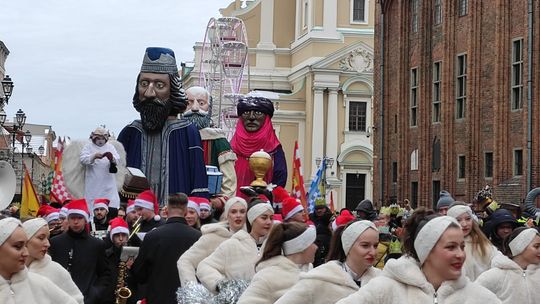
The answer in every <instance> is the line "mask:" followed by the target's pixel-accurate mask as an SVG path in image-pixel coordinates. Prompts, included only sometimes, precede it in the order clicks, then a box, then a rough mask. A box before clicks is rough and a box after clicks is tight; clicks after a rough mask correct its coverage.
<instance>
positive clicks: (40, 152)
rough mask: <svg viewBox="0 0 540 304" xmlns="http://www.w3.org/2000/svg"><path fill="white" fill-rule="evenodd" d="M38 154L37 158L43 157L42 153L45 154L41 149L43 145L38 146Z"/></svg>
mask: <svg viewBox="0 0 540 304" xmlns="http://www.w3.org/2000/svg"><path fill="white" fill-rule="evenodd" d="M38 153H39V156H43V153H45V148H44V147H43V145H41V146H39V148H38Z"/></svg>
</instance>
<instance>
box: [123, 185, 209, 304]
mask: <svg viewBox="0 0 540 304" xmlns="http://www.w3.org/2000/svg"><path fill="white" fill-rule="evenodd" d="M187 203H188V198H187V196H186V195H185V194H183V193H179V194H176V195H174V196H171V197H169V199H168V202H167V210H168V215H169V216H168V218H167V221H166V222H165V224H164V225H162V226H160V227H158V228H156V229H154V230H152V231H150V232H148V233H147V234H146V236H145V237H144V240H143V242H142V244H141V247H140V249H139V255H138V256H137V259H136V260H135V263H134V264H133V267H132V268H131V274H132V276H133V279H134V280H135V281H137V283H139V284H146V292H145V298H146V303H148V304H169V303H171V304H173V303H174V304H176V303H177V301H176V290H177V289H178V287H180V278H179V275H178V269H177V267H176V262H177V261H178V259H179V258H180V256H181V255H182V254H183V253H184V252H185V251H186V250H188V249H189V248H190V247H191V245H193V244H194V243H195V242H196V241H197V240H198V239H199V238H200V237H201V233H200V232H199V231H198V230H195V229H193V228H191V227H189V226H188V225H187V222H186V220H185V219H184V216H185V214H186V210H187Z"/></svg>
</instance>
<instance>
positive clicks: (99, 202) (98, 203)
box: [93, 198, 111, 211]
mask: <svg viewBox="0 0 540 304" xmlns="http://www.w3.org/2000/svg"><path fill="white" fill-rule="evenodd" d="M110 202H111V201H109V200H108V199H106V198H96V199H95V200H94V209H93V210H96V209H98V208H105V209H107V211H108V210H109V203H110Z"/></svg>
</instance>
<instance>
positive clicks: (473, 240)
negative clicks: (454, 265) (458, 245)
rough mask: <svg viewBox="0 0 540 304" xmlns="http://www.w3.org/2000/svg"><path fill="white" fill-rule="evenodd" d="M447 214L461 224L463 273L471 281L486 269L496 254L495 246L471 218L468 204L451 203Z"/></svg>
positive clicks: (471, 213)
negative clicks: (463, 245)
mask: <svg viewBox="0 0 540 304" xmlns="http://www.w3.org/2000/svg"><path fill="white" fill-rule="evenodd" d="M447 214H448V216H450V217H452V218H454V219H456V220H457V221H458V222H459V224H460V225H461V229H462V230H463V236H464V237H465V252H466V255H467V260H465V264H464V265H463V273H464V274H465V276H467V277H468V278H469V279H470V280H471V281H474V280H476V278H477V277H478V276H479V275H480V274H481V273H482V272H484V271H486V270H488V269H489V268H490V265H491V261H492V260H493V258H494V257H495V256H496V255H497V254H501V252H499V251H498V250H497V248H496V247H495V246H493V245H491V243H490V242H489V240H488V239H487V238H486V236H485V235H484V233H483V232H482V231H481V230H480V227H478V224H477V223H476V221H475V220H474V219H473V212H472V210H471V208H470V207H469V206H465V205H453V206H451V207H450V209H448V212H447Z"/></svg>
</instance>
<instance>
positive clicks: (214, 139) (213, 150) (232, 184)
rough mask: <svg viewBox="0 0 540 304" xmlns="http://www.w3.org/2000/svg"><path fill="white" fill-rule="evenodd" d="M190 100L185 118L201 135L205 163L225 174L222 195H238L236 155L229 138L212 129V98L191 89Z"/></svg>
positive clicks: (196, 87)
mask: <svg viewBox="0 0 540 304" xmlns="http://www.w3.org/2000/svg"><path fill="white" fill-rule="evenodd" d="M186 95H187V99H188V105H187V110H186V112H185V113H184V115H183V116H184V117H185V118H186V119H188V120H190V121H191V122H193V123H194V124H195V125H196V126H197V128H198V129H199V132H200V134H201V139H202V144H203V150H204V162H205V164H207V165H211V166H216V167H218V168H219V171H220V172H221V173H223V181H222V183H221V193H223V194H224V195H226V196H227V197H233V196H234V194H235V193H236V172H235V170H234V163H235V161H236V154H234V152H233V151H232V149H231V145H230V143H229V141H228V140H227V136H226V135H225V132H223V130H222V129H219V128H212V127H211V124H212V120H211V117H212V111H211V110H212V104H211V102H210V101H211V99H212V98H211V96H210V93H208V91H207V90H206V89H205V88H203V87H198V86H194V87H190V88H189V89H187V90H186Z"/></svg>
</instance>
